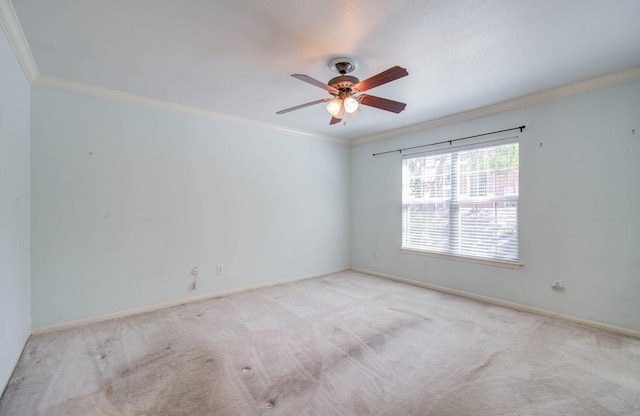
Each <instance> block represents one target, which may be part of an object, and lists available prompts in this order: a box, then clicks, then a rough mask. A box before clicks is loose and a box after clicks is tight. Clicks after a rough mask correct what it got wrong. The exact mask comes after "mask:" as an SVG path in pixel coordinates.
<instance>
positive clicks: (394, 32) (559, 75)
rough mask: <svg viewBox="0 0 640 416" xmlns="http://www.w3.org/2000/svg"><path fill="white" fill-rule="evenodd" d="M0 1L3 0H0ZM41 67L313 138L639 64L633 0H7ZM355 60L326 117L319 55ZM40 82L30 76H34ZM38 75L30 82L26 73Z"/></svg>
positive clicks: (345, 134)
mask: <svg viewBox="0 0 640 416" xmlns="http://www.w3.org/2000/svg"><path fill="white" fill-rule="evenodd" d="M3 1H6V0H3ZM12 4H13V7H14V9H15V14H16V15H17V17H18V21H19V22H20V25H21V26H22V30H23V32H24V35H25V37H26V40H27V42H28V45H29V47H30V49H31V53H32V55H33V57H34V59H35V63H36V65H37V70H38V72H39V74H40V75H41V76H43V77H53V78H59V79H62V80H67V81H73V82H77V83H82V84H87V85H89V86H97V87H102V88H107V89H111V90H115V91H120V92H125V93H129V94H135V95H138V96H142V97H147V98H151V99H154V100H160V101H164V102H168V103H174V104H178V105H181V106H188V107H193V108H195V109H200V110H206V111H207V112H213V113H219V114H221V115H224V116H223V117H225V116H231V117H233V118H237V117H240V118H242V119H247V120H251V122H257V123H259V124H260V125H272V126H278V127H279V128H284V129H288V130H294V131H300V132H304V134H308V135H312V136H318V137H332V138H335V139H346V140H351V139H362V138H365V137H369V136H372V135H380V134H383V133H385V132H390V131H393V130H397V129H401V128H406V127H407V126H414V125H420V124H424V123H427V122H429V121H433V120H437V119H441V118H443V117H448V116H451V115H455V114H460V113H465V112H469V111H472V110H476V109H480V108H483V107H487V106H491V105H495V104H498V103H501V102H505V101H508V100H513V99H516V98H518V97H523V96H526V95H530V94H534V93H537V92H541V91H545V90H549V89H552V88H556V87H560V86H563V85H567V84H571V83H575V82H579V81H583V80H587V79H591V78H595V77H600V76H603V75H607V74H611V73H615V72H619V71H623V70H628V69H631V68H636V67H640V1H639V0H562V1H558V0H536V1H532V0H482V1H480V0H431V1H429V0H404V1H401V0H360V1H357V0H353V1H350V0H342V1H320V0H270V1H264V0H217V1H212V0H182V1H176V0H135V1H131V0H94V1H87V0H13V1H12ZM340 56H346V57H350V58H353V59H355V60H356V62H357V67H356V69H355V71H353V72H352V73H351V74H350V75H354V76H356V77H358V78H359V79H360V80H364V79H366V78H368V77H370V76H373V75H375V74H377V73H379V72H382V71H384V70H386V69H388V68H390V67H392V66H395V65H399V66H401V67H403V68H406V69H407V71H408V72H409V75H408V76H407V77H404V78H401V79H398V80H396V81H393V82H391V83H388V84H385V85H382V86H380V87H377V88H375V89H372V90H371V91H368V92H367V93H370V94H372V95H375V96H380V97H384V98H388V99H392V100H395V101H401V102H405V103H407V107H406V110H405V111H403V112H402V113H400V114H394V113H391V112H387V111H383V110H379V109H376V108H373V107H363V108H362V112H361V113H360V114H359V115H358V116H357V117H353V118H347V120H348V122H347V123H346V125H343V124H336V125H332V126H330V125H329V120H330V115H329V114H328V113H327V110H326V108H325V104H318V105H315V106H310V107H306V108H303V109H300V110H298V111H294V112H290V113H287V114H282V115H277V114H276V111H278V110H282V109H285V108H288V107H293V106H295V105H298V104H303V103H307V102H310V101H314V100H318V99H321V98H325V97H330V95H329V94H328V93H327V92H326V91H324V90H322V89H320V88H318V87H316V86H313V85H310V84H307V83H304V82H301V81H300V80H297V79H295V78H292V77H291V76H290V75H291V74H294V73H298V74H306V75H309V76H311V77H313V78H316V79H318V80H320V81H322V82H327V81H328V80H329V79H330V78H333V77H334V76H336V74H335V73H333V72H331V70H330V69H329V67H328V62H329V61H330V60H331V59H333V58H336V57H340ZM36 81H37V80H36ZM36 84H37V82H36Z"/></svg>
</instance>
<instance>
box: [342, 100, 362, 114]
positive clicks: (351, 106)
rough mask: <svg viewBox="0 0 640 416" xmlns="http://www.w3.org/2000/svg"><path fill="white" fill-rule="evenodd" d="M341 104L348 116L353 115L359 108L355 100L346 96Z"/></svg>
mask: <svg viewBox="0 0 640 416" xmlns="http://www.w3.org/2000/svg"><path fill="white" fill-rule="evenodd" d="M343 104H344V110H345V111H346V112H347V113H349V114H353V113H355V112H356V111H357V110H358V107H359V104H358V100H356V99H355V98H353V97H351V96H348V97H347V98H345V99H344V102H343Z"/></svg>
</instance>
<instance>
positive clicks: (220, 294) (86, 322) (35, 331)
mask: <svg viewBox="0 0 640 416" xmlns="http://www.w3.org/2000/svg"><path fill="white" fill-rule="evenodd" d="M347 270H350V269H349V268H348V267H347V268H344V269H338V270H333V271H328V272H323V273H317V274H310V275H305V276H297V277H292V278H289V279H281V280H275V281H272V282H266V283H260V284H257V285H251V286H243V287H240V288H236V289H230V290H225V291H222V292H213V293H207V294H204V295H199V296H193V297H190V298H182V299H178V300H175V301H171V302H165V303H159V304H155V305H149V306H143V307H140V308H134V309H127V310H124V311H120V312H115V313H110V314H106V315H100V316H95V317H91V318H85V319H79V320H75V321H69V322H63V323H59V324H53V325H46V326H41V327H38V328H33V329H32V330H31V334H32V335H39V334H44V333H47V332H53V331H60V330H63V329H70V328H76V327H80V326H84V325H89V324H94V323H97V322H104V321H108V320H111V319H117V318H124V317H127V316H133V315H139V314H141V313H147V312H154V311H158V310H160V309H165V308H170V307H173V306H179V305H186V304H188V303H193V302H198V301H201V300H206V299H214V298H221V297H224V296H229V295H233V294H235V293H240V292H246V291H248V290H254V289H260V288H263V287H269V286H276V285H282V284H285V283H292V282H297V281H301V280H307V279H313V278H315V277H321V276H327V275H330V274H334V273H340V272H344V271H347Z"/></svg>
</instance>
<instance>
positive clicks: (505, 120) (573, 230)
mask: <svg viewBox="0 0 640 416" xmlns="http://www.w3.org/2000/svg"><path fill="white" fill-rule="evenodd" d="M427 99H428V97H427ZM522 124H525V125H526V126H527V128H526V130H525V132H524V133H523V134H521V138H520V143H521V144H520V205H519V206H520V258H521V261H522V262H523V263H524V267H523V268H522V269H519V270H512V269H506V268H500V267H495V266H487V265H480V264H472V263H466V262H461V261H452V260H446V259H440V258H435V257H428V256H423V255H416V254H408V253H405V252H401V250H400V244H401V214H402V210H401V181H402V178H401V156H400V155H399V154H397V153H394V154H390V155H385V156H377V157H372V153H375V152H381V151H386V150H392V149H398V148H401V147H409V146H415V145H420V144H425V143H434V142H438V141H442V140H446V139H454V138H457V137H464V136H469V135H473V134H478V133H484V132H488V131H494V130H500V129H504V128H509V127H515V126H519V125H522ZM633 129H635V135H634V134H633V133H632V130H633ZM351 169H352V172H353V174H352V193H353V202H352V205H353V212H352V226H353V234H352V244H353V245H352V253H353V259H352V264H353V266H354V267H357V268H362V269H366V270H371V271H375V272H379V273H385V274H390V275H394V276H398V277H403V278H408V279H414V280H417V281H421V282H425V283H430V284H434V285H439V286H444V287H447V288H452V289H457V290H463V291H468V292H472V293H475V294H480V295H484V296H489V297H494V298H498V299H502V300H507V301H511V302H516V303H519V304H523V305H527V306H532V307H537V308H542V309H545V310H549V311H552V312H556V313H562V314H567V315H571V316H575V317H579V318H583V319H588V320H593V321H597V322H602V323H605V324H609V325H615V326H619V327H624V328H628V329H633V330H640V297H639V296H638V294H639V293H640V192H639V191H638V189H639V188H638V187H639V186H640V81H635V82H631V83H626V84H622V85H619V86H616V87H611V88H606V89H601V90H597V91H592V92H589V93H583V94H579V95H575V96H572V97H569V98H565V99H561V100H557V101H554V102H549V103H545V104H540V105H535V106H531V107H528V108H524V109H520V110H514V111H510V112H506V113H502V114H498V115H493V116H489V117H483V118H479V119H476V120H471V121H467V122H461V123H457V124H453V125H448V126H446V127H442V128H437V129H432V130H426V131H421V132H417V133H412V134H408V135H406V136H402V137H397V138H393V139H388V140H384V141H379V142H374V143H368V144H362V145H359V146H357V147H355V148H354V149H353V151H352V166H351ZM374 252H375V253H377V254H378V259H377V260H375V259H374V258H373V255H372V254H373V253H374ZM556 278H557V279H562V280H563V281H564V284H565V287H566V290H565V292H563V293H557V292H554V291H553V290H552V289H551V288H550V286H551V283H552V280H553V279H556Z"/></svg>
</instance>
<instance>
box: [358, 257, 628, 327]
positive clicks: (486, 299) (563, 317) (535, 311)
mask: <svg viewBox="0 0 640 416" xmlns="http://www.w3.org/2000/svg"><path fill="white" fill-rule="evenodd" d="M351 270H353V271H354V272H359V273H365V274H370V275H373V276H378V277H382V278H385V279H389V280H394V281H396V282H400V283H406V284H410V285H413V286H418V287H422V288H425V289H431V290H436V291H438V292H443V293H448V294H450V295H456V296H461V297H463V298H467V299H472V300H477V301H480V302H485V303H490V304H492V305H496V306H503V307H505V308H510V309H515V310H517V311H521V312H529V313H533V314H536V315H540V316H544V317H547V318H553V319H560V320H563V321H567V322H572V323H574V324H579V325H584V326H588V327H591V328H595V329H601V330H604V331H609V332H613V333H616V334H620V335H626V336H629V337H634V338H640V331H635V330H633V329H627V328H621V327H618V326H614V325H608V324H603V323H601V322H596V321H590V320H588V319H582V318H577V317H575V316H571V315H564V314H561V313H557V312H552V311H548V310H546V309H541V308H535V307H533V306H527V305H521V304H519V303H514V302H509V301H506V300H502V299H498V298H492V297H489V296H483V295H477V294H475V293H471V292H465V291H463V290H458V289H451V288H448V287H444V286H438V285H434V284H431V283H425V282H421V281H419V280H413V279H407V278H404V277H398V276H394V275H391V274H386V273H379V272H375V271H372V270H367V269H360V268H357V267H352V268H351Z"/></svg>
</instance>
